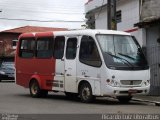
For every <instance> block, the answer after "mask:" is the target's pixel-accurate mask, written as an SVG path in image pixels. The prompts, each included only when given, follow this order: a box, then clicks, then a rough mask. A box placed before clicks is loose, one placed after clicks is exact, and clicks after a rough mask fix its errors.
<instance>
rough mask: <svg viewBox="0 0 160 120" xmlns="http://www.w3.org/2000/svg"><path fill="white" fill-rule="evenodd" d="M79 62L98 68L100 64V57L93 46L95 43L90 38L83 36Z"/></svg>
mask: <svg viewBox="0 0 160 120" xmlns="http://www.w3.org/2000/svg"><path fill="white" fill-rule="evenodd" d="M79 60H80V62H82V63H84V64H87V65H90V66H94V67H100V66H101V64H102V62H101V59H100V55H99V52H98V49H97V46H96V44H95V41H94V39H93V38H92V37H90V36H83V37H82V40H81V45H80V54H79Z"/></svg>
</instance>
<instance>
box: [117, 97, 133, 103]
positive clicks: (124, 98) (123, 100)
mask: <svg viewBox="0 0 160 120" xmlns="http://www.w3.org/2000/svg"><path fill="white" fill-rule="evenodd" d="M117 99H118V100H119V102H120V103H128V102H129V101H130V100H131V99H132V96H118V97H117Z"/></svg>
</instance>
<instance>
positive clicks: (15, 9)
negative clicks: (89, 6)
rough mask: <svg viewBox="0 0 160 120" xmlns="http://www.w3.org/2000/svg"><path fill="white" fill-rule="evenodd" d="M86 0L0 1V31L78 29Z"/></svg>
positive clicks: (81, 22)
mask: <svg viewBox="0 0 160 120" xmlns="http://www.w3.org/2000/svg"><path fill="white" fill-rule="evenodd" d="M87 1H88V0H0V11H2V12H0V31H2V30H7V29H12V28H16V27H22V26H26V25H30V26H42V27H58V28H69V29H80V28H81V25H83V24H85V22H84V21H85V8H84V4H85V3H86V2H87Z"/></svg>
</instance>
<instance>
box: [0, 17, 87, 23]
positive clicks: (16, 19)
mask: <svg viewBox="0 0 160 120" xmlns="http://www.w3.org/2000/svg"><path fill="white" fill-rule="evenodd" d="M0 19H1V20H13V21H33V22H73V23H81V22H85V21H72V20H71V21H70V20H31V19H18V18H0Z"/></svg>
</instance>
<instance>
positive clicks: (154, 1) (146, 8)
mask: <svg viewBox="0 0 160 120" xmlns="http://www.w3.org/2000/svg"><path fill="white" fill-rule="evenodd" d="M159 6H160V0H144V2H143V6H142V12H141V20H142V21H150V20H153V19H157V18H160V12H159V11H160V7H159Z"/></svg>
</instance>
